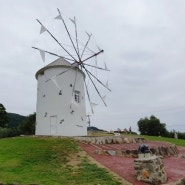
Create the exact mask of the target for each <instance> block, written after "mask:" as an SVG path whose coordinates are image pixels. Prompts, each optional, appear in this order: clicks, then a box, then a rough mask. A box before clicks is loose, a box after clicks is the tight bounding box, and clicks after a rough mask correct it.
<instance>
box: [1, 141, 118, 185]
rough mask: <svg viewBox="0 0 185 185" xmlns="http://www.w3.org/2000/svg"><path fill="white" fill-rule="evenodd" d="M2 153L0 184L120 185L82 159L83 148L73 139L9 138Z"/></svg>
mask: <svg viewBox="0 0 185 185" xmlns="http://www.w3.org/2000/svg"><path fill="white" fill-rule="evenodd" d="M0 151H1V152H0V163H1V165H0V181H1V182H3V183H6V184H22V185H28V184H39V185H41V184H43V185H61V184H65V185H76V184H80V185H94V184H101V185H119V184H121V183H119V182H117V181H116V180H115V179H114V178H113V176H112V175H110V174H108V172H107V171H106V170H103V169H100V168H98V167H97V166H96V165H94V164H91V163H90V162H89V161H88V159H87V158H84V156H79V155H78V154H79V153H78V152H80V148H79V146H78V145H77V144H76V142H75V141H74V140H72V139H70V138H63V139H60V138H38V137H18V138H6V139H1V140H0ZM75 156H76V158H77V159H75ZM74 159H75V161H76V160H78V163H77V164H76V165H74Z"/></svg>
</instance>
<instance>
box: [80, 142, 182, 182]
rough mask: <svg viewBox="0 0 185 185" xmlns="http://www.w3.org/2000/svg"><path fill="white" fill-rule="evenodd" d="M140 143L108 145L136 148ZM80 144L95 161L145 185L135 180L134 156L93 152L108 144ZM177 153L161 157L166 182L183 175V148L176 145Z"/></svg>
mask: <svg viewBox="0 0 185 185" xmlns="http://www.w3.org/2000/svg"><path fill="white" fill-rule="evenodd" d="M147 144H148V145H149V146H154V147H155V146H162V145H163V146H166V145H169V143H166V142H147ZM139 145H140V143H133V144H131V143H130V144H113V145H110V147H111V148H114V149H115V148H116V149H119V148H125V149H127V148H129V149H130V148H134V147H135V148H136V147H137V148H138V147H139ZM80 146H81V147H82V148H83V149H84V150H85V151H86V152H87V153H88V154H89V155H90V156H91V157H93V158H94V159H95V160H96V161H98V162H99V163H101V164H102V165H104V166H106V167H107V168H109V169H110V170H111V171H113V172H115V173H116V174H118V175H119V176H121V177H123V178H124V179H126V180H127V181H129V182H131V183H132V184H134V185H146V183H144V182H139V181H137V180H136V174H135V170H134V158H128V157H124V156H114V155H98V154H96V153H95V150H97V148H106V149H107V148H108V147H109V145H94V144H83V143H81V144H80ZM178 150H179V155H178V156H173V157H165V158H164V159H163V162H164V166H165V169H166V173H167V178H168V180H167V183H171V182H176V181H177V180H178V179H180V178H182V177H184V176H185V148H184V147H178Z"/></svg>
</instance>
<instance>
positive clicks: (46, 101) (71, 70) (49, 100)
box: [33, 9, 110, 136]
mask: <svg viewBox="0 0 185 185" xmlns="http://www.w3.org/2000/svg"><path fill="white" fill-rule="evenodd" d="M58 12H59V15H58V16H57V17H56V18H55V19H58V20H61V21H62V22H63V25H64V28H65V31H66V33H67V36H68V40H69V41H70V47H69V48H68V46H69V44H68V45H66V44H61V42H59V41H58V39H57V38H56V37H55V36H54V35H53V34H52V33H51V31H49V30H48V29H47V28H46V27H45V26H44V25H43V24H42V23H41V22H40V21H39V20H37V21H38V22H39V24H40V25H41V30H40V33H44V32H47V33H48V34H49V36H50V37H51V38H52V39H53V40H54V41H55V42H56V43H57V45H58V46H60V48H61V49H62V51H63V52H64V53H62V55H61V54H60V55H58V54H56V53H53V52H49V51H47V50H43V49H41V48H38V47H33V48H34V49H36V50H38V51H40V54H41V57H42V59H43V60H44V61H45V54H49V55H52V56H55V57H57V59H56V60H55V61H53V62H51V63H50V64H48V65H46V66H44V67H43V68H41V69H40V70H38V71H37V73H36V75H35V76H36V79H37V84H38V85H37V107H36V133H35V134H36V135H52V136H84V135H87V122H86V107H85V92H86V95H87V98H88V101H89V105H90V108H91V111H92V113H93V106H95V105H97V104H96V103H93V102H92V101H91V97H90V93H89V90H88V84H89V83H87V82H86V80H85V79H86V78H87V77H88V80H89V82H91V84H92V86H93V87H94V89H95V91H96V93H97V94H98V96H99V98H100V99H101V100H102V102H103V103H104V104H105V105H106V103H105V96H102V95H101V93H100V91H99V89H98V86H97V85H96V83H95V81H96V82H98V83H99V84H100V85H101V86H103V87H104V88H106V89H108V90H109V91H110V89H109V87H108V83H106V84H104V83H103V82H102V81H100V80H99V79H98V77H97V75H95V74H93V72H92V70H90V69H89V68H93V69H96V70H97V69H98V70H103V71H109V70H108V69H107V67H106V64H105V65H104V67H99V66H97V56H98V55H99V54H101V53H103V50H100V49H99V48H96V50H97V51H93V50H92V49H90V48H89V47H88V45H89V42H90V39H91V36H92V35H91V34H88V33H87V32H86V36H87V41H86V42H84V43H82V42H80V40H79V38H78V32H77V25H76V19H75V17H74V19H70V21H71V22H72V24H73V25H74V27H75V36H74V37H72V34H71V33H70V32H69V29H68V26H67V24H66V22H65V20H64V18H63V17H62V16H61V14H60V11H59V9H58ZM74 53H75V54H74ZM66 55H67V57H66ZM93 58H95V64H92V62H91V63H90V64H88V63H87V62H88V61H91V60H92V59H93Z"/></svg>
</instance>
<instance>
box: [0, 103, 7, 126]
mask: <svg viewBox="0 0 185 185" xmlns="http://www.w3.org/2000/svg"><path fill="white" fill-rule="evenodd" d="M8 120H9V119H8V114H7V112H6V109H5V107H4V105H3V104H2V103H0V127H2V128H4V127H6V126H7V124H8Z"/></svg>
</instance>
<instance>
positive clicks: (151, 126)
mask: <svg viewBox="0 0 185 185" xmlns="http://www.w3.org/2000/svg"><path fill="white" fill-rule="evenodd" d="M137 125H138V128H139V132H140V134H141V135H150V136H163V137H170V138H173V137H174V136H175V134H177V136H178V138H179V139H185V133H181V132H175V131H174V130H173V131H168V130H167V129H166V124H165V123H161V122H160V119H158V118H157V117H155V116H154V115H151V116H150V118H148V117H145V118H141V119H140V120H139V121H138V122H137Z"/></svg>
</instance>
